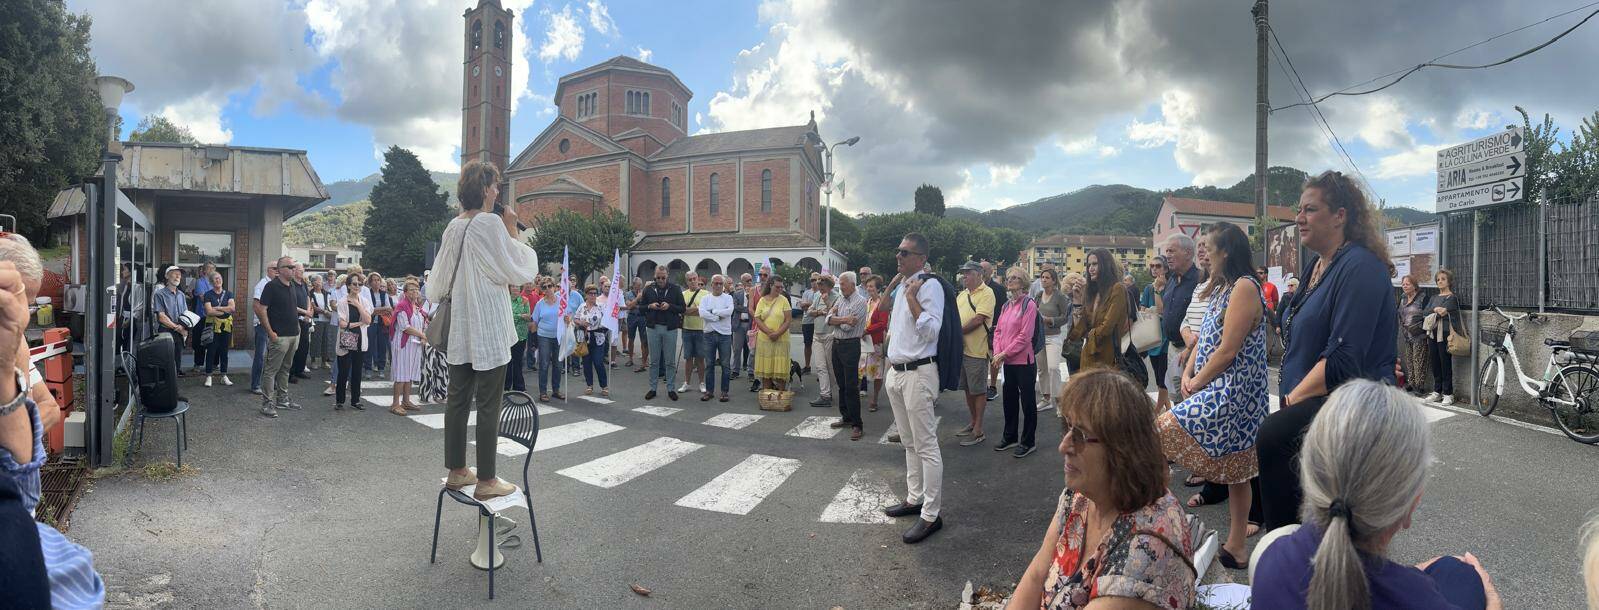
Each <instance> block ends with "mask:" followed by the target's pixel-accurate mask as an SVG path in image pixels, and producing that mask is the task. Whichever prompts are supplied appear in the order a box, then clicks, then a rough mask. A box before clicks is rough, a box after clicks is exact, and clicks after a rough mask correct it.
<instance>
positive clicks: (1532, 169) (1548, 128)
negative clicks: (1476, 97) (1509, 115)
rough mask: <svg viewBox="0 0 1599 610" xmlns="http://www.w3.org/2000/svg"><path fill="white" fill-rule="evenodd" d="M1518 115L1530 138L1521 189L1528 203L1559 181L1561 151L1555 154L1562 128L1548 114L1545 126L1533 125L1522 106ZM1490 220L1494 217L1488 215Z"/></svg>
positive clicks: (1525, 147)
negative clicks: (1557, 170) (1525, 175)
mask: <svg viewBox="0 0 1599 610" xmlns="http://www.w3.org/2000/svg"><path fill="white" fill-rule="evenodd" d="M1516 113H1517V114H1520V115H1521V126H1522V131H1521V135H1522V137H1524V138H1526V144H1525V146H1524V147H1523V148H1522V150H1524V151H1526V155H1527V177H1526V179H1525V180H1523V181H1522V184H1521V186H1522V187H1523V189H1524V190H1525V192H1526V195H1525V201H1532V200H1533V199H1534V198H1535V197H1536V196H1537V195H1538V193H1539V192H1541V191H1543V187H1544V186H1545V185H1548V184H1549V183H1550V182H1552V181H1556V180H1557V179H1558V178H1559V176H1558V174H1557V172H1556V169H1557V167H1556V166H1558V165H1559V160H1558V156H1559V151H1557V150H1555V145H1556V144H1558V143H1559V142H1560V128H1559V127H1556V126H1555V120H1554V119H1553V118H1550V117H1549V115H1547V114H1545V115H1543V121H1542V122H1540V123H1538V124H1537V125H1533V124H1532V118H1531V117H1529V116H1528V115H1527V111H1526V110H1525V109H1523V108H1522V107H1521V106H1516ZM1487 217H1491V215H1485V218H1487Z"/></svg>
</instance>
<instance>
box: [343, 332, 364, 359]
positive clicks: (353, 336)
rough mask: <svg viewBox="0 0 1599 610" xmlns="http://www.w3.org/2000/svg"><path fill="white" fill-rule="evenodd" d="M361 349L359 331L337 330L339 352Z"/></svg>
mask: <svg viewBox="0 0 1599 610" xmlns="http://www.w3.org/2000/svg"><path fill="white" fill-rule="evenodd" d="M359 349H361V331H359V330H351V329H348V328H346V329H343V330H340V331H339V353H340V354H348V353H350V352H353V351H357V350H359Z"/></svg>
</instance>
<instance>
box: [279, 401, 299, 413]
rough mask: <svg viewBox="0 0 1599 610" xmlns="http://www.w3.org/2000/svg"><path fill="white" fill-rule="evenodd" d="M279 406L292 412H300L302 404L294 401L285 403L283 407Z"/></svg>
mask: <svg viewBox="0 0 1599 610" xmlns="http://www.w3.org/2000/svg"><path fill="white" fill-rule="evenodd" d="M279 406H281V407H282V408H285V409H290V410H294V411H299V410H300V409H301V407H300V403H297V402H294V401H285V402H284V403H283V404H282V405H279Z"/></svg>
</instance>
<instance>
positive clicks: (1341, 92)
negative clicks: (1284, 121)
mask: <svg viewBox="0 0 1599 610" xmlns="http://www.w3.org/2000/svg"><path fill="white" fill-rule="evenodd" d="M1594 6H1599V2H1593V3H1589V4H1586V5H1583V6H1580V7H1577V8H1574V9H1571V10H1569V11H1566V12H1564V13H1560V14H1558V15H1554V16H1551V17H1548V18H1546V19H1544V20H1543V21H1539V22H1537V23H1529V24H1527V25H1524V26H1521V27H1519V28H1516V29H1514V30H1510V31H1508V32H1504V33H1502V34H1496V35H1494V36H1491V37H1488V38H1486V39H1483V40H1480V41H1477V42H1475V43H1472V44H1470V45H1467V46H1464V47H1461V48H1459V49H1455V50H1454V51H1450V52H1448V53H1445V54H1443V55H1439V56H1438V57H1435V58H1433V59H1432V60H1430V61H1427V62H1425V63H1421V64H1417V65H1416V66H1415V67H1412V68H1407V69H1402V70H1395V71H1393V72H1389V73H1387V74H1384V75H1382V76H1378V77H1375V78H1372V79H1369V80H1366V81H1365V82H1361V83H1358V84H1355V85H1350V86H1348V87H1345V88H1343V89H1339V90H1337V91H1334V92H1332V93H1328V94H1326V95H1323V96H1321V97H1317V98H1313V99H1310V100H1308V101H1303V102H1299V103H1297V104H1289V105H1287V106H1281V107H1278V108H1273V109H1271V111H1272V112H1276V111H1278V110H1285V109H1288V108H1293V107H1295V106H1315V105H1316V104H1319V103H1321V102H1324V101H1326V100H1327V99H1328V98H1331V97H1334V96H1339V95H1347V96H1351V97H1352V96H1357V95H1367V94H1371V93H1376V92H1378V91H1382V90H1383V89H1387V88H1389V87H1392V86H1394V85H1397V84H1399V81H1402V80H1405V78H1407V77H1409V76H1410V75H1412V74H1415V73H1417V72H1420V71H1421V70H1422V68H1446V69H1450V70H1481V69H1483V68H1492V67H1495V66H1502V65H1505V64H1508V63H1510V62H1513V61H1515V60H1518V59H1521V58H1523V57H1526V56H1528V55H1531V54H1533V53H1536V52H1538V51H1540V50H1542V49H1543V48H1544V47H1547V46H1549V45H1552V44H1554V43H1555V41H1557V40H1560V39H1561V38H1565V37H1566V35H1567V34H1570V33H1572V32H1574V31H1576V29H1577V28H1580V27H1582V26H1583V24H1585V23H1588V21H1589V20H1590V19H1593V18H1594V16H1595V15H1599V10H1596V11H1594V12H1592V13H1588V16H1587V17H1583V18H1582V21H1578V22H1577V24H1576V25H1573V26H1571V27H1570V28H1567V29H1566V30H1565V31H1564V32H1561V33H1559V34H1557V35H1556V36H1555V37H1554V38H1550V39H1549V40H1546V41H1544V43H1543V44H1540V45H1538V46H1535V47H1533V48H1530V49H1527V50H1525V51H1522V52H1520V53H1517V54H1515V55H1511V56H1510V57H1506V58H1504V59H1501V60H1499V61H1495V62H1491V63H1486V64H1480V65H1456V64H1440V63H1437V62H1438V60H1440V59H1443V58H1445V57H1449V56H1451V55H1455V54H1457V53H1460V52H1462V51H1465V50H1467V49H1471V48H1473V47H1476V46H1479V45H1482V44H1484V43H1487V42H1489V41H1492V40H1495V39H1497V38H1501V37H1504V36H1508V35H1510V34H1514V33H1516V32H1520V31H1522V30H1525V29H1527V28H1530V27H1533V26H1535V25H1540V24H1543V23H1547V22H1549V21H1551V20H1553V19H1557V18H1560V17H1564V16H1566V15H1569V14H1572V13H1575V12H1577V11H1580V10H1583V9H1586V8H1591V7H1594ZM1273 36H1274V37H1275V33H1274V34H1273ZM1278 46H1279V47H1280V46H1282V44H1281V43H1278ZM1395 74H1398V75H1399V77H1398V78H1395V79H1393V80H1391V81H1388V83H1387V84H1384V85H1382V86H1381V87H1376V88H1373V89H1367V90H1365V91H1350V89H1354V88H1355V87H1362V86H1365V85H1367V84H1369V83H1372V82H1376V81H1378V80H1382V79H1384V78H1387V77H1390V76H1393V75H1395Z"/></svg>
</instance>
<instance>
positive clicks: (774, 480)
mask: <svg viewBox="0 0 1599 610" xmlns="http://www.w3.org/2000/svg"><path fill="white" fill-rule="evenodd" d="M799 467H800V461H799V460H794V459H789V458H781V457H776V456H770V455H761V454H759V453H757V454H755V455H751V456H749V457H747V458H744V461H743V462H739V464H738V465H737V466H734V467H732V468H729V469H728V470H727V472H723V473H722V474H719V475H716V478H714V479H711V482H709V483H706V484H705V485H702V486H700V488H699V489H696V490H694V491H692V492H689V494H688V495H686V496H683V497H682V498H680V499H679V500H678V501H677V505H678V506H684V507H688V508H698V509H701V510H709V511H716V512H719V513H728V514H733V515H747V514H749V513H750V511H751V510H754V509H755V507H756V506H757V505H759V504H760V503H761V500H764V499H766V496H768V495H770V494H771V493H772V492H773V491H776V490H777V488H778V486H780V485H782V484H783V482H784V481H787V480H788V477H789V476H791V475H793V474H794V471H796V470H799Z"/></svg>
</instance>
